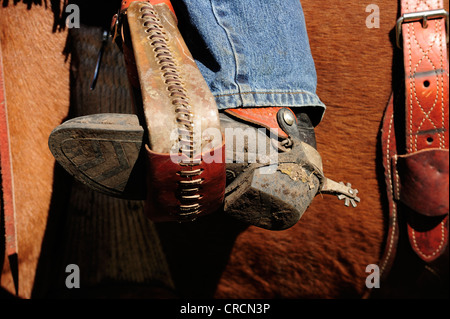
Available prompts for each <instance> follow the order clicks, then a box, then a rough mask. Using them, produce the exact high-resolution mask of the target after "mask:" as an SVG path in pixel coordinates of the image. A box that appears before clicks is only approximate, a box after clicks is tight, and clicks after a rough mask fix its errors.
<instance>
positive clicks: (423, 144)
mask: <svg viewBox="0 0 450 319" xmlns="http://www.w3.org/2000/svg"><path fill="white" fill-rule="evenodd" d="M401 13H402V16H401V17H400V19H398V21H397V29H396V31H397V45H398V46H399V47H400V48H401V49H403V61H404V72H405V73H404V89H405V91H404V99H403V100H402V101H401V99H400V98H399V97H401V96H402V95H401V94H399V95H398V97H397V95H395V96H394V95H392V96H391V98H390V100H389V103H388V106H387V108H386V112H385V115H384V119H383V126H382V134H381V140H382V141H381V144H382V154H383V166H384V169H385V180H386V187H387V196H388V203H389V216H390V217H389V231H388V238H387V243H386V249H385V253H384V256H383V258H382V262H381V265H380V271H381V273H382V278H383V279H385V278H386V277H387V275H388V273H389V270H390V268H391V267H392V265H393V263H394V257H395V255H396V249H397V243H398V241H399V238H400V237H402V236H407V238H408V240H409V243H410V247H411V249H412V250H413V251H414V252H415V254H416V256H418V257H419V258H420V260H422V263H423V264H424V265H425V268H426V269H428V270H430V271H431V272H433V273H435V274H438V275H439V274H440V273H442V272H447V273H448V269H443V268H439V269H438V268H433V263H434V264H437V263H436V261H437V260H438V259H439V258H447V259H448V206H449V195H448V192H449V188H448V183H449V172H448V165H449V147H448V143H449V132H448V124H449V123H448V121H449V113H448V94H449V92H448V90H449V88H448V81H449V73H448V72H449V69H448V58H447V42H448V34H446V30H448V13H446V12H445V11H444V10H443V1H442V0H439V1H407V0H403V1H402V2H401ZM400 222H401V223H404V222H405V223H406V227H404V226H403V225H402V224H399V223H400ZM405 230H406V234H403V231H405ZM439 264H442V262H439ZM443 264H447V267H448V261H447V262H444V263H443Z"/></svg>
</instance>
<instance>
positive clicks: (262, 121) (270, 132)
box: [220, 107, 320, 230]
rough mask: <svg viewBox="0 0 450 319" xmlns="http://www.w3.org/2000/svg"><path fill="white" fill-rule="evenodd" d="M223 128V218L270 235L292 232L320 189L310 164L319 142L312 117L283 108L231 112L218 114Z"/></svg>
mask: <svg viewBox="0 0 450 319" xmlns="http://www.w3.org/2000/svg"><path fill="white" fill-rule="evenodd" d="M220 123H221V126H222V130H223V134H224V136H225V145H226V155H225V158H226V163H227V165H226V173H227V183H226V189H225V203H224V211H225V213H226V214H228V215H230V216H232V217H234V218H236V219H238V220H241V221H243V222H245V223H249V224H251V225H255V226H258V227H262V228H266V229H271V230H282V229H286V228H289V227H291V226H293V225H294V224H295V223H297V222H298V220H299V219H300V217H301V216H302V215H303V213H304V212H305V211H306V209H307V208H308V206H309V204H310V203H311V201H312V199H313V198H314V196H315V195H316V193H317V192H318V190H319V185H320V181H319V177H318V173H319V170H318V168H316V167H315V165H314V159H311V158H310V157H311V155H315V152H311V149H315V147H316V141H315V135H314V128H313V125H312V123H311V120H310V118H309V116H308V115H307V114H306V113H298V114H297V115H295V114H294V113H293V112H292V111H291V110H290V109H288V108H281V107H276V108H275V107H271V108H251V109H250V108H246V109H229V110H227V111H225V112H222V113H221V114H220ZM308 156H309V158H308Z"/></svg>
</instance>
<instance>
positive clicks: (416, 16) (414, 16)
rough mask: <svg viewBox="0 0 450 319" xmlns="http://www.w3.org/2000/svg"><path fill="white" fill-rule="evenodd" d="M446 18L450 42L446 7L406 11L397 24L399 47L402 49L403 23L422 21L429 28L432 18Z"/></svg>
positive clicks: (424, 26) (423, 25)
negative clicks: (428, 23) (429, 21)
mask: <svg viewBox="0 0 450 319" xmlns="http://www.w3.org/2000/svg"><path fill="white" fill-rule="evenodd" d="M439 18H445V24H446V29H447V43H448V42H449V41H448V40H449V28H448V12H447V11H445V10H444V9H437V10H428V11H418V12H409V13H404V14H403V15H402V16H401V17H400V18H399V19H398V20H397V25H396V26H395V34H396V42H397V47H399V48H400V49H402V45H401V43H400V37H401V35H402V24H403V23H407V22H415V21H422V27H423V28H427V27H428V25H427V22H428V20H431V19H439Z"/></svg>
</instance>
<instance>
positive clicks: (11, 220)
mask: <svg viewBox="0 0 450 319" xmlns="http://www.w3.org/2000/svg"><path fill="white" fill-rule="evenodd" d="M0 170H1V184H2V185H1V194H2V197H1V198H0V204H1V207H2V209H3V215H4V223H5V240H6V254H7V255H8V256H12V255H14V254H17V251H18V246H17V236H16V217H15V215H16V214H15V205H14V182H13V169H12V160H11V149H10V139H9V129H8V112H7V107H6V93H5V81H4V73H3V59H2V47H1V42H0Z"/></svg>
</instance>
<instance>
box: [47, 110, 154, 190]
mask: <svg viewBox="0 0 450 319" xmlns="http://www.w3.org/2000/svg"><path fill="white" fill-rule="evenodd" d="M143 141H144V129H143V127H142V126H141V125H140V124H139V120H138V118H137V116H136V115H133V114H114V113H108V114H94V115H88V116H81V117H77V118H75V119H71V120H68V121H66V122H64V123H63V124H61V125H59V126H58V127H57V128H55V129H54V130H53V131H52V133H51V134H50V136H49V141H48V144H49V148H50V151H51V152H52V154H53V156H54V157H55V159H56V161H57V162H58V163H59V164H60V165H61V166H62V167H63V168H64V169H65V170H66V171H68V172H69V173H70V174H71V175H72V176H73V177H74V178H75V179H77V180H78V181H80V182H82V183H83V184H86V185H87V186H89V187H90V188H92V189H94V190H96V191H99V192H102V193H104V194H107V195H110V196H114V197H118V198H125V199H145V197H146V186H145V185H146V182H145V173H143V172H145V166H144V164H145V160H143V159H141V157H142V156H143V154H142V151H143V150H142V145H143Z"/></svg>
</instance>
